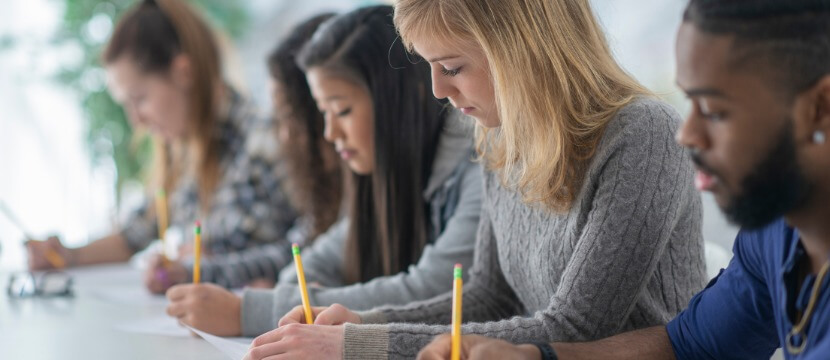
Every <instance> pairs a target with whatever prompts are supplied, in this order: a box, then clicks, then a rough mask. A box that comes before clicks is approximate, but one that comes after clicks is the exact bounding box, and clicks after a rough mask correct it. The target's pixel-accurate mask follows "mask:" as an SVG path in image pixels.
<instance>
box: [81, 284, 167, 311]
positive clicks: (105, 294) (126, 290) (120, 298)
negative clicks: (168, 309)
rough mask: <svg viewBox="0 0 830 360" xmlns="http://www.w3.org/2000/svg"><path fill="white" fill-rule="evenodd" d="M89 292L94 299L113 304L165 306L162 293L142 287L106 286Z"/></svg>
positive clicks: (164, 298) (165, 299) (165, 301)
mask: <svg viewBox="0 0 830 360" xmlns="http://www.w3.org/2000/svg"><path fill="white" fill-rule="evenodd" d="M90 292H91V293H92V295H93V296H94V297H95V298H96V299H98V300H101V301H104V302H108V303H110V304H113V305H148V306H167V298H166V297H164V295H153V294H151V293H150V291H148V290H147V289H145V288H143V287H136V286H107V287H102V288H98V289H93V290H91V291H90Z"/></svg>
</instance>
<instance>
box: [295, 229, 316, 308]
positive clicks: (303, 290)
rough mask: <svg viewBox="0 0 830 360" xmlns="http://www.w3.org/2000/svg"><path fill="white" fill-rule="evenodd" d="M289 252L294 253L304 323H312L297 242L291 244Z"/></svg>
mask: <svg viewBox="0 0 830 360" xmlns="http://www.w3.org/2000/svg"><path fill="white" fill-rule="evenodd" d="M291 252H292V253H293V254H294V264H295V265H296V266H297V282H299V283H300V294H301V295H302V298H303V312H304V313H305V323H306V324H313V323H314V317H313V316H312V313H311V303H310V302H309V301H308V289H307V288H306V286H305V273H304V272H303V259H302V258H300V246H299V245H297V244H292V245H291Z"/></svg>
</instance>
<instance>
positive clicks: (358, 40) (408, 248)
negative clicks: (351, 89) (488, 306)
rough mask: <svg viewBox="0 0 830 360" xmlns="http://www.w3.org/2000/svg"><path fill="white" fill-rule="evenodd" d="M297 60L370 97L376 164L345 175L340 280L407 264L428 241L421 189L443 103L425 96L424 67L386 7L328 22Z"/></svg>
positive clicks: (367, 276) (390, 270) (426, 76)
mask: <svg viewBox="0 0 830 360" xmlns="http://www.w3.org/2000/svg"><path fill="white" fill-rule="evenodd" d="M298 63H299V64H300V66H301V67H302V68H304V69H306V70H308V69H310V68H321V69H325V70H326V71H327V73H329V74H335V75H337V76H342V77H343V79H345V80H347V81H352V82H354V83H356V84H358V85H360V86H365V87H366V89H368V91H369V94H370V95H371V98H372V102H373V107H374V132H375V134H374V142H375V159H374V162H375V164H374V165H375V166H374V171H373V172H372V174H371V175H369V176H360V175H356V174H353V176H352V177H351V179H350V181H351V185H350V186H351V190H352V196H353V198H352V199H351V200H350V202H351V207H350V212H349V217H350V221H351V223H350V226H349V234H348V239H347V242H346V247H345V251H346V254H345V258H346V259H349V261H347V262H346V266H345V267H346V268H345V278H346V279H347V280H348V281H349V282H357V281H366V280H369V279H372V278H374V277H377V276H381V275H391V274H396V273H398V272H401V271H404V270H406V268H407V266H409V265H410V264H412V263H414V262H415V261H417V259H418V258H420V254H421V250H422V249H423V247H424V245H425V243H426V241H427V235H426V234H427V226H428V225H427V224H428V219H429V210H428V207H427V206H426V204H425V201H424V199H423V195H422V192H423V190H424V188H425V186H426V183H427V179H428V178H429V175H430V171H431V170H432V161H433V158H434V157H435V151H436V148H437V144H438V137H439V133H440V131H441V128H442V125H443V115H442V114H441V111H442V109H443V106H442V105H441V104H440V103H439V102H438V101H436V100H435V99H434V98H433V97H432V95H431V94H430V89H431V88H432V85H431V82H430V72H429V67H428V65H427V64H425V63H418V64H412V63H411V62H410V61H409V60H408V58H407V54H406V50H405V49H404V47H403V45H402V44H401V42H400V41H397V34H396V33H395V28H394V26H393V24H392V8H391V7H389V6H374V7H367V8H362V9H358V10H355V11H352V12H350V13H347V14H343V15H340V16H337V17H335V18H333V19H331V20H329V21H328V22H326V23H325V24H323V25H322V26H321V27H320V29H319V30H317V33H316V34H315V35H314V37H313V38H312V39H311V41H310V42H309V43H308V44H306V46H305V47H304V48H303V51H302V52H301V53H300V54H299V56H298Z"/></svg>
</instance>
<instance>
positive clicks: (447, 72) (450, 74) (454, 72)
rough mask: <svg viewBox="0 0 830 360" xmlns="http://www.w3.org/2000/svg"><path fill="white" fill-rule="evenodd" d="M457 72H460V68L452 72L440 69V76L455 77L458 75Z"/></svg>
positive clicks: (443, 68)
mask: <svg viewBox="0 0 830 360" xmlns="http://www.w3.org/2000/svg"><path fill="white" fill-rule="evenodd" d="M459 72H461V68H460V67H459V68H455V69H452V70H450V69H447V68H445V67H441V74H444V76H456V75H458V73H459Z"/></svg>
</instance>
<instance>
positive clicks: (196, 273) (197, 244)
mask: <svg viewBox="0 0 830 360" xmlns="http://www.w3.org/2000/svg"><path fill="white" fill-rule="evenodd" d="M194 232H195V234H194V237H193V283H194V284H198V283H199V278H200V275H201V274H202V273H201V271H200V269H199V261H201V257H202V224H201V223H200V222H198V221H196V230H195V231H194Z"/></svg>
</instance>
